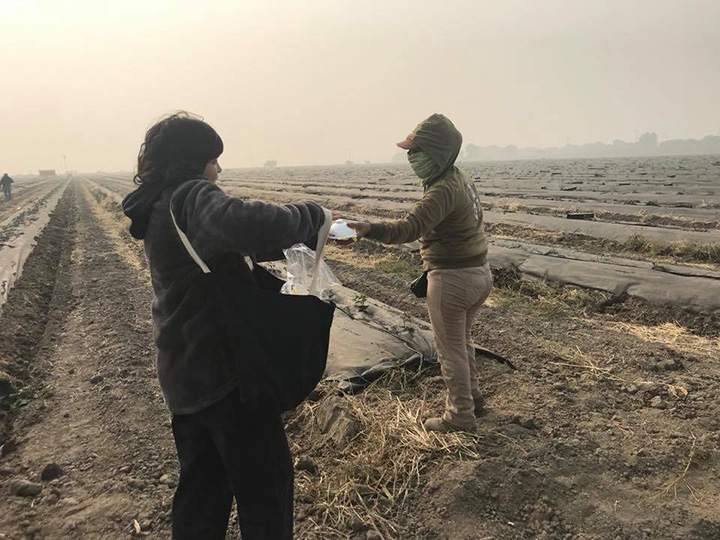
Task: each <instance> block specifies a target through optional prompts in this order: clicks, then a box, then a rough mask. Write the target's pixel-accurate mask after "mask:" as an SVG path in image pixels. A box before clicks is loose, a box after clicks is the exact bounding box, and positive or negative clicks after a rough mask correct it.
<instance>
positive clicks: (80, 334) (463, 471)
mask: <svg viewBox="0 0 720 540" xmlns="http://www.w3.org/2000/svg"><path fill="white" fill-rule="evenodd" d="M597 174H601V173H597ZM602 174H605V173H604V172H603V173H602ZM93 180H94V181H95V182H97V181H98V179H97V178H94V179H93ZM100 183H101V184H102V185H103V186H104V187H105V188H107V189H110V190H113V191H117V192H119V193H122V192H126V191H127V190H128V189H130V186H129V184H128V183H127V182H123V181H121V180H112V179H105V180H104V181H102V182H100ZM28 189H30V188H28ZM408 189H414V188H413V187H412V186H408ZM698 189H700V188H698ZM703 189H704V188H703ZM698 196H699V195H698ZM375 213H376V214H378V213H381V212H375ZM504 232H507V231H504ZM328 257H329V259H330V263H331V266H332V267H333V269H334V271H335V272H336V274H337V276H338V277H339V278H340V279H341V281H342V282H343V284H344V285H346V286H347V287H350V288H352V289H354V290H356V291H358V293H360V294H365V295H367V296H368V297H372V298H375V299H378V300H380V301H383V302H385V303H387V304H389V305H391V306H393V307H396V308H398V309H401V310H403V311H405V312H406V313H408V314H409V315H412V316H415V317H418V318H422V319H425V320H427V315H426V312H425V307H424V304H423V302H422V301H420V300H418V299H416V298H414V297H413V296H412V295H411V294H410V293H409V291H408V289H407V282H408V278H409V277H411V276H413V275H415V274H416V272H417V271H418V260H417V256H416V255H413V254H411V253H408V252H407V251H405V250H400V249H395V248H387V247H383V246H379V245H376V244H372V243H369V242H361V243H358V244H354V245H350V246H346V247H337V246H333V247H331V248H329V249H328ZM495 277H496V288H495V290H494V291H493V293H492V295H491V298H490V300H489V301H488V303H487V305H486V306H485V307H484V308H483V310H482V311H481V314H480V316H479V317H478V320H477V322H476V325H475V327H474V329H473V335H474V337H475V339H476V341H477V342H478V343H479V344H480V345H482V346H483V347H486V348H488V349H490V350H492V351H495V352H497V353H499V354H502V355H503V356H505V357H507V358H508V359H510V360H511V361H512V363H513V364H514V365H515V366H516V367H517V370H516V371H513V370H511V369H509V368H508V367H506V366H504V365H501V364H499V363H497V362H495V361H492V360H488V359H482V361H481V374H482V376H481V387H482V389H483V392H484V393H485V396H486V398H487V410H486V412H485V414H484V415H483V416H482V417H481V418H480V419H479V422H478V433H477V434H476V435H439V436H437V435H432V434H428V433H426V432H424V431H423V430H422V429H421V428H420V427H419V426H420V421H421V420H422V418H424V417H426V416H427V415H430V414H437V413H439V412H440V411H441V410H442V407H443V400H444V386H443V383H442V380H441V378H440V377H439V370H438V368H437V367H436V366H433V365H423V366H420V367H416V368H413V369H408V370H405V371H402V372H394V373H390V374H388V375H386V376H385V377H383V378H381V379H380V380H379V381H377V382H376V383H374V384H373V385H372V386H371V387H370V388H369V389H368V390H367V391H365V392H364V393H362V394H358V395H352V396H345V395H338V392H337V391H336V390H335V389H334V387H333V386H331V385H327V384H326V385H323V386H322V388H321V389H320V390H319V391H318V392H317V393H316V395H314V396H313V398H312V399H311V400H310V401H309V402H308V403H306V404H304V405H303V406H301V407H300V408H299V409H298V410H296V411H294V412H293V413H290V414H289V415H288V416H287V418H286V420H287V429H288V436H289V439H290V442H291V447H292V450H293V453H294V455H295V456H296V458H297V467H296V468H297V471H296V532H297V537H298V538H301V539H313V540H315V539H318V540H319V539H331V538H332V539H335V538H337V539H343V538H352V539H358V540H359V539H363V540H367V539H371V538H376V539H377V538H383V539H388V540H389V539H396V538H397V539H409V540H431V539H438V540H439V539H453V540H455V539H458V540H464V539H467V540H470V539H473V540H480V539H488V540H489V539H502V540H504V539H508V540H510V539H513V540H514V539H536V538H537V539H563V540H564V539H572V540H589V539H598V540H635V539H653V540H654V539H659V540H675V539H681V538H682V539H685V538H687V539H693V540H701V539H703V540H706V539H707V540H710V539H720V514H719V513H718V508H720V474H719V471H718V466H719V463H718V458H719V457H720V453H719V452H718V448H719V443H720V399H719V398H720V380H719V378H718V373H719V372H720V354H718V353H719V352H720V321H718V320H717V318H714V317H711V316H705V315H701V314H692V313H686V312H682V311H678V310H671V309H667V308H663V307H658V306H650V305H647V304H645V303H643V302H641V301H638V300H635V299H632V298H631V299H627V300H624V301H621V302H618V303H615V304H612V302H609V300H610V296H609V295H606V294H603V293H597V292H589V291H583V290H578V289H574V288H570V287H557V286H553V285H552V284H546V283H541V282H534V283H530V282H525V281H523V280H521V279H520V277H519V276H518V275H516V274H514V273H513V272H512V271H511V270H508V271H503V272H498V273H497V274H496V276H495ZM151 299H152V290H151V286H150V282H149V275H148V272H147V268H146V265H145V262H144V258H143V254H142V250H141V246H140V245H139V244H138V243H136V242H134V241H132V239H131V238H129V236H128V234H127V232H126V223H125V221H124V219H123V217H122V215H121V214H120V213H119V211H118V207H117V203H116V202H115V201H114V199H113V198H112V197H110V196H108V194H107V192H105V191H103V189H100V188H98V187H97V185H96V184H94V183H93V182H90V181H86V180H84V179H76V180H74V181H73V182H72V183H71V184H70V186H69V187H68V189H67V190H66V192H65V194H64V196H63V198H62V199H61V201H60V203H59V205H58V207H57V208H56V210H55V212H54V213H53V216H52V219H51V221H50V223H49V225H48V226H47V227H46V229H45V230H44V232H43V233H42V235H41V237H40V238H39V240H38V244H37V246H36V248H35V250H34V251H33V253H32V255H31V256H30V258H29V259H28V261H27V263H26V266H25V270H24V273H23V275H22V277H21V278H20V280H18V281H17V283H16V285H15V287H14V288H13V289H12V290H11V291H10V294H9V297H8V301H7V303H6V304H5V305H4V306H3V311H2V315H1V317H0V322H2V324H0V428H1V429H2V431H0V445H2V450H1V451H0V454H1V456H2V457H0V493H2V496H0V538H7V539H16V538H17V539H22V538H34V539H66V538H110V539H113V538H132V537H147V538H158V539H163V538H169V536H170V533H169V531H170V529H169V518H170V516H169V509H170V504H171V500H172V494H173V489H174V486H175V483H176V481H177V462H176V457H175V449H174V445H173V441H172V436H171V433H170V423H169V422H170V417H169V414H168V412H167V410H166V409H165V406H164V404H163V400H162V395H161V392H160V390H159V387H158V384H157V381H156V377H155V372H154V347H153V343H152V322H151V319H150V310H149V304H150V301H151ZM337 418H340V419H342V422H340V423H338V422H337ZM23 482H24V483H23ZM38 490H39V492H38ZM18 491H20V492H22V493H24V494H25V495H21V494H14V493H17V492H18ZM229 537H231V538H236V537H237V531H236V529H235V528H233V529H231V531H230V533H229Z"/></svg>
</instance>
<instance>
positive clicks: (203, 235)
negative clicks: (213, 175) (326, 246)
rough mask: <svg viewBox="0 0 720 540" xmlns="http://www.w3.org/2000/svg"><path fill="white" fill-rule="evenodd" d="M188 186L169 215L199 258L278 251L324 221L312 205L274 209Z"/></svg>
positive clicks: (206, 185)
mask: <svg viewBox="0 0 720 540" xmlns="http://www.w3.org/2000/svg"><path fill="white" fill-rule="evenodd" d="M187 184H190V185H191V186H190V187H189V189H188V188H187V187H185V186H183V187H182V188H180V189H179V190H178V192H177V193H175V195H174V196H173V203H172V204H173V213H175V215H176V216H178V217H177V219H178V225H179V226H180V228H181V229H183V230H184V231H185V233H186V234H187V236H188V239H189V240H190V242H191V243H192V245H193V247H194V248H195V249H196V250H197V252H198V254H199V255H200V256H201V258H203V259H209V258H211V257H213V256H214V255H217V254H220V253H228V252H236V253H241V254H243V255H255V254H258V253H272V252H278V251H279V250H282V249H285V248H288V247H290V246H292V245H293V244H297V243H301V242H305V241H307V240H308V239H310V238H312V237H313V236H314V235H315V234H316V233H317V231H318V229H319V228H320V227H321V226H322V224H323V222H324V220H325V215H324V213H323V210H322V207H321V206H320V205H318V204H316V203H314V202H305V203H298V204H287V205H278V204H272V203H265V202H262V201H254V200H246V199H241V198H239V197H232V196H230V195H228V194H226V193H225V192H224V191H222V190H221V189H220V188H219V187H218V186H216V185H215V184H213V183H211V182H207V181H198V182H196V183H192V182H188V183H187ZM183 191H186V192H187V194H186V195H185V194H183V193H182V192H183Z"/></svg>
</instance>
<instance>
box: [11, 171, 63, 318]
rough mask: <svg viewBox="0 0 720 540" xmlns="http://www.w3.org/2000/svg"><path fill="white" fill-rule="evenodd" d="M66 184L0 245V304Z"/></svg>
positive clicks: (12, 218) (19, 273)
mask: <svg viewBox="0 0 720 540" xmlns="http://www.w3.org/2000/svg"><path fill="white" fill-rule="evenodd" d="M67 185H68V182H66V183H65V184H64V185H63V186H62V187H61V188H59V189H57V190H56V191H55V192H54V193H52V195H50V196H49V197H48V198H47V199H46V200H45V201H44V202H43V204H42V205H41V206H40V207H39V208H38V211H37V213H36V214H34V216H33V218H34V219H33V220H32V221H31V222H30V223H28V224H26V225H24V226H22V227H21V228H20V229H19V230H18V232H17V236H15V237H14V238H12V240H10V241H8V242H6V243H5V244H4V245H0V306H2V304H4V303H5V301H6V300H7V295H8V293H9V292H10V289H11V288H12V286H13V284H14V283H15V281H17V279H18V278H19V277H20V275H21V274H22V269H23V266H24V264H25V261H26V260H27V258H28V257H29V256H30V254H31V253H32V250H33V248H34V247H35V243H36V240H37V237H38V236H39V235H40V233H41V232H42V230H43V229H44V228H45V225H47V224H48V222H49V221H50V214H51V213H52V211H53V210H54V209H55V207H56V206H57V203H58V201H59V200H60V198H61V197H62V195H63V193H65V189H66V188H67ZM34 203H35V201H30V202H28V203H27V204H26V206H25V208H23V209H21V210H19V212H17V213H16V214H15V215H13V216H11V217H10V218H8V219H7V220H6V221H4V222H3V223H2V224H0V227H8V226H10V224H11V223H12V221H13V220H14V219H15V218H16V217H17V215H18V214H20V213H22V212H23V211H25V209H26V208H28V207H30V206H32V205H33V204H34Z"/></svg>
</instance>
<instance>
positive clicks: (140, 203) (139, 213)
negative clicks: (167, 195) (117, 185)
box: [122, 182, 169, 240]
mask: <svg viewBox="0 0 720 540" xmlns="http://www.w3.org/2000/svg"><path fill="white" fill-rule="evenodd" d="M168 187H169V186H168V185H167V184H165V183H163V182H151V183H148V184H141V185H140V187H139V188H137V189H136V190H135V191H132V192H130V193H128V195H127V196H126V197H125V198H124V199H123V202H122V209H123V213H124V214H125V215H126V216H127V217H129V218H130V221H131V223H130V234H131V235H132V236H133V238H137V239H138V240H142V239H143V238H145V232H146V231H147V226H148V222H149V221H150V214H152V211H153V207H154V206H155V202H156V201H157V200H158V199H159V198H160V196H161V195H162V193H163V191H165V189H166V188H168Z"/></svg>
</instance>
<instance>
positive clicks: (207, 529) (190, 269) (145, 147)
mask: <svg viewBox="0 0 720 540" xmlns="http://www.w3.org/2000/svg"><path fill="white" fill-rule="evenodd" d="M222 152H223V142H222V140H221V138H220V136H219V135H218V134H217V133H216V132H215V130H214V129H213V128H212V127H210V126H209V125H208V124H207V123H205V122H203V121H202V120H200V119H198V118H196V117H194V116H192V115H190V114H188V113H177V114H173V115H171V116H169V117H167V118H164V119H163V120H161V121H159V122H158V123H157V124H155V125H154V126H153V127H151V128H150V129H149V130H148V132H147V134H146V135H145V141H144V143H143V144H142V146H141V148H140V153H139V156H138V163H137V174H136V176H135V182H136V183H137V184H139V187H138V188H137V189H136V190H135V191H133V192H132V193H130V194H129V195H128V196H127V197H126V198H125V200H124V201H123V211H124V213H125V214H126V215H127V216H128V217H129V218H130V219H131V221H132V223H131V225H130V233H131V234H132V235H133V236H134V237H135V238H138V239H142V240H143V241H144V248H145V254H146V257H147V261H148V265H149V268H150V275H151V278H152V285H153V289H154V292H155V297H154V300H153V305H152V313H153V322H154V326H155V343H156V346H157V350H158V354H157V372H158V378H159V380H160V386H161V388H162V390H163V393H164V395H165V400H166V402H167V405H168V407H169V409H170V411H171V413H172V430H173V435H174V437H175V444H176V447H177V453H178V458H179V462H180V478H179V482H178V486H177V489H176V491H175V496H174V500H173V506H172V520H173V522H172V535H173V536H172V537H173V538H174V539H175V540H180V539H183V540H184V539H188V540H224V539H225V535H226V531H227V527H228V520H229V516H230V511H231V507H232V502H233V497H234V498H235V501H236V504H237V510H238V519H239V524H240V530H241V533H242V537H243V539H244V540H271V539H272V540H287V539H291V538H292V535H293V517H292V512H293V464H292V460H291V456H290V451H289V448H288V442H287V438H286V435H285V431H284V428H283V422H282V420H281V416H280V411H278V410H268V409H266V408H263V407H259V406H256V405H255V402H254V401H252V400H251V399H246V396H249V395H251V394H252V391H253V389H252V388H247V386H248V385H247V384H245V385H244V386H243V384H244V381H243V379H242V377H238V376H237V370H238V369H240V368H239V367H238V365H237V364H238V363H240V362H241V359H238V358H237V357H236V355H234V354H233V353H232V350H231V349H232V347H236V346H237V344H238V343H239V344H240V347H242V343H243V341H245V342H246V343H247V342H248V341H247V337H246V338H245V339H244V340H243V336H242V335H241V333H240V334H238V332H241V331H240V330H233V331H234V332H235V333H234V335H232V336H229V335H228V331H225V330H222V329H220V328H218V327H217V326H218V325H217V324H214V323H213V321H215V323H217V321H218V320H219V319H218V318H217V313H218V312H219V310H220V308H219V303H220V301H221V300H217V299H214V298H215V297H207V296H202V295H199V294H196V293H197V292H198V289H197V288H193V286H192V284H193V282H195V283H197V281H194V280H197V279H198V276H202V275H207V274H203V273H202V272H201V271H200V269H199V266H200V265H199V264H198V263H197V262H196V260H194V259H193V256H192V255H191V254H190V250H189V249H187V247H185V244H184V242H185V240H188V241H189V243H190V245H191V246H192V247H193V248H194V249H195V251H196V255H197V256H199V258H200V259H201V260H202V261H206V264H207V266H208V267H209V269H210V270H211V273H212V274H213V275H228V276H230V279H233V280H235V279H237V280H245V281H247V282H248V283H250V284H251V285H253V286H255V284H254V283H252V281H253V279H254V277H253V276H254V274H253V273H252V271H251V270H250V267H251V266H253V265H251V264H249V263H248V261H247V259H246V258H245V256H248V255H254V254H256V253H260V252H263V251H264V252H273V251H276V250H278V251H279V250H282V249H284V248H288V247H290V246H292V245H294V244H296V243H299V242H305V241H308V240H309V239H310V238H312V237H314V236H315V235H316V234H317V232H318V229H319V228H320V227H321V226H322V224H323V222H324V220H325V214H324V212H323V209H322V207H320V206H319V205H317V204H315V203H312V202H308V203H300V204H288V205H284V206H281V205H276V204H267V203H263V202H260V201H246V200H243V199H240V198H237V197H231V196H229V195H227V194H226V193H225V192H224V191H223V190H222V189H220V187H218V185H217V184H216V181H217V179H218V175H219V174H220V172H221V170H222V169H221V167H220V164H219V163H218V158H219V157H220V154H222ZM171 202H172V204H171ZM171 209H172V214H171V213H170V210H171ZM175 223H177V228H176V225H175ZM179 231H182V232H183V233H184V235H185V237H186V238H183V236H181V233H180V232H179ZM231 340H234V341H233V342H232V344H231V343H230V341H231ZM290 352H291V351H288V354H290Z"/></svg>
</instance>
